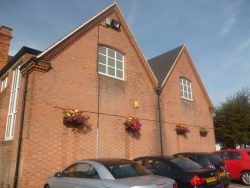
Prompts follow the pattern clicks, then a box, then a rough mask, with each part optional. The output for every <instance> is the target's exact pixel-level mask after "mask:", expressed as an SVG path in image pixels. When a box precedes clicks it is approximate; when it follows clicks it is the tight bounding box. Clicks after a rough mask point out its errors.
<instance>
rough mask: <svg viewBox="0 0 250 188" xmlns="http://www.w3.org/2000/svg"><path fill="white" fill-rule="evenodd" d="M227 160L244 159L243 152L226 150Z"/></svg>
mask: <svg viewBox="0 0 250 188" xmlns="http://www.w3.org/2000/svg"><path fill="white" fill-rule="evenodd" d="M225 159H226V160H237V159H238V160H239V159H242V157H241V154H240V153H238V152H225Z"/></svg>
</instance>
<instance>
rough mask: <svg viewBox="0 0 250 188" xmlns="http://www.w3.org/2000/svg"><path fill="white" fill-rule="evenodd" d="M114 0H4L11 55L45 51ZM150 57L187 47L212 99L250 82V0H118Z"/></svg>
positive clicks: (0, 2) (1, 12) (0, 3)
mask: <svg viewBox="0 0 250 188" xmlns="http://www.w3.org/2000/svg"><path fill="white" fill-rule="evenodd" d="M112 2H113V1H112V0H70V1H62V0H42V1H38V0H22V1H20V0H0V25H6V26H8V27H11V28H12V29H13V39H12V42H11V48H10V54H11V55H15V53H16V52H17V51H18V50H19V49H20V48H21V47H22V46H28V47H31V48H35V49H38V50H44V49H46V48H47V47H48V46H49V45H51V44H53V43H54V42H56V41H57V40H58V39H60V38H62V37H63V36H64V35H66V34H67V33H69V32H70V31H72V30H73V29H74V28H75V27H77V26H79V25H80V24H82V23H83V22H85V21H86V20H88V19H89V18H91V17H92V16H94V15H95V14H97V13H98V12H99V11H100V10H102V9H104V8H105V7H106V6H108V5H109V4H111V3H112ZM117 2H118V4H119V7H120V9H121V10H122V12H123V15H124V16H125V19H126V20H127V21H128V23H129V25H130V28H131V30H132V32H133V34H134V36H135V38H136V40H137V42H138V44H139V46H140V47H141V50H142V52H143V53H144V55H145V57H146V58H147V59H149V58H152V57H154V56H156V55H159V54H161V53H164V52H166V51H168V50H171V49H173V48H175V47H178V46H180V45H182V44H185V45H186V46H187V47H188V50H189V52H190V54H191V57H192V59H193V62H194V64H195V66H196V68H197V70H198V72H199V74H200V76H201V78H202V80H203V83H204V85H205V87H206V89H207V92H208V94H209V96H210V98H211V100H212V101H213V104H214V105H215V106H216V105H219V104H220V103H221V102H224V101H225V100H226V97H228V96H230V95H232V94H234V93H235V92H236V91H238V90H240V89H241V88H243V87H248V86H250V0H153V1H152V0H118V1H117Z"/></svg>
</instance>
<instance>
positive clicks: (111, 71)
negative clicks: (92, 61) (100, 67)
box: [108, 67, 115, 76]
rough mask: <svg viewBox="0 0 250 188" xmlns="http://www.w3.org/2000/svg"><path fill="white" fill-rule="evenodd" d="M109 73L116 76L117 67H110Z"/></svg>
mask: <svg viewBox="0 0 250 188" xmlns="http://www.w3.org/2000/svg"><path fill="white" fill-rule="evenodd" d="M108 74H109V75H111V76H115V69H114V68H112V67H108Z"/></svg>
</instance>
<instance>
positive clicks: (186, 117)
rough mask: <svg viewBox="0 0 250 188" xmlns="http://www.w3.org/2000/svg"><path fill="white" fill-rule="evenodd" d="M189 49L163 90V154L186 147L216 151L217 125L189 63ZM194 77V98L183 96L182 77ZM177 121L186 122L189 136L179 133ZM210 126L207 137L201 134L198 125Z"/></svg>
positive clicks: (181, 150) (187, 149)
mask: <svg viewBox="0 0 250 188" xmlns="http://www.w3.org/2000/svg"><path fill="white" fill-rule="evenodd" d="M190 63H191V62H190V59H189V58H188V54H187V51H186V50H184V51H183V53H181V56H180V57H179V59H178V61H177V63H176V65H175V67H174V69H173V71H172V73H171V74H170V76H169V78H168V80H167V81H166V83H165V86H164V88H163V91H162V94H161V111H162V117H163V118H162V119H163V122H164V123H163V135H164V136H163V137H164V140H165V142H164V154H167V155H169V154H173V153H176V152H184V151H214V150H215V140H214V127H213V120H212V116H211V113H210V112H209V107H210V106H209V103H208V101H207V100H206V97H205V94H204V91H203V90H202V88H201V85H200V84H199V81H198V79H197V77H196V76H195V72H194V70H193V69H192V66H191V64H190ZM180 77H184V78H187V79H188V80H190V81H191V83H192V92H193V101H189V100H186V99H182V98H181V97H180V86H179V78H180ZM177 122H183V123H185V124H186V125H187V126H188V128H189V129H190V130H191V132H190V133H187V137H184V136H179V135H177V134H176V131H175V126H176V123H177ZM200 126H206V127H207V128H208V129H209V132H208V135H207V136H206V137H201V136H200V134H199V127H200Z"/></svg>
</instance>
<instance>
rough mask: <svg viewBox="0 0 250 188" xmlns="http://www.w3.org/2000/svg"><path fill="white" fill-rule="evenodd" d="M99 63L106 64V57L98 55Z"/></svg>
mask: <svg viewBox="0 0 250 188" xmlns="http://www.w3.org/2000/svg"><path fill="white" fill-rule="evenodd" d="M99 62H101V63H103V64H106V56H104V55H101V54H99Z"/></svg>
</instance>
